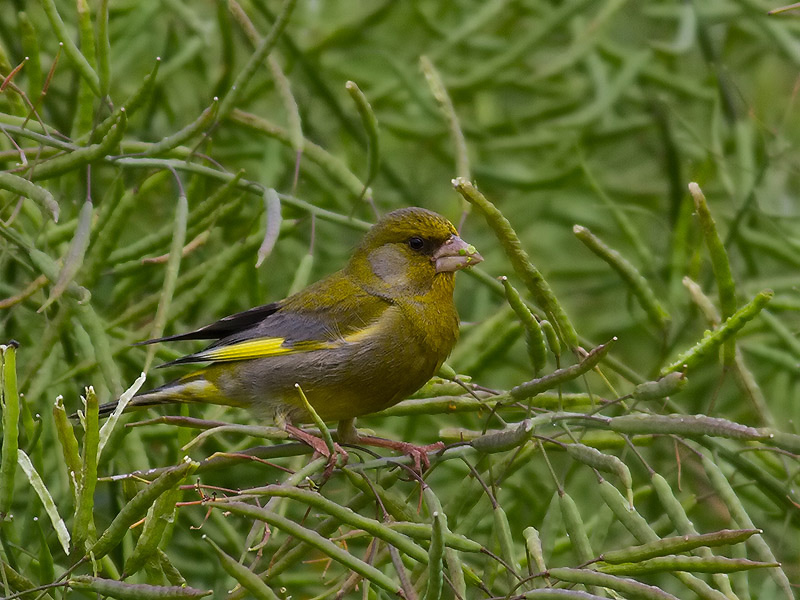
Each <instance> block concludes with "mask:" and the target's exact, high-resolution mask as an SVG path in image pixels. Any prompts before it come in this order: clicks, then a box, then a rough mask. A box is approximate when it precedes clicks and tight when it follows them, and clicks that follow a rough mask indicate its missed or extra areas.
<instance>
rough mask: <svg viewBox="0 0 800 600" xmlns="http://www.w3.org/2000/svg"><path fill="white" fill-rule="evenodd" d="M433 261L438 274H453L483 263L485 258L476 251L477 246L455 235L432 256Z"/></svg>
mask: <svg viewBox="0 0 800 600" xmlns="http://www.w3.org/2000/svg"><path fill="white" fill-rule="evenodd" d="M431 260H432V261H433V264H434V265H435V266H436V272H437V273H452V272H453V271H460V270H461V269H466V268H469V267H472V266H474V265H477V264H478V263H479V262H483V257H482V256H481V255H480V254H478V251H477V250H475V246H473V245H472V244H468V243H467V242H465V241H464V240H462V239H461V238H460V237H458V236H457V235H453V236H450V239H449V240H447V241H446V242H445V243H444V244H442V245H441V246H439V249H438V250H436V252H434V253H433V256H431Z"/></svg>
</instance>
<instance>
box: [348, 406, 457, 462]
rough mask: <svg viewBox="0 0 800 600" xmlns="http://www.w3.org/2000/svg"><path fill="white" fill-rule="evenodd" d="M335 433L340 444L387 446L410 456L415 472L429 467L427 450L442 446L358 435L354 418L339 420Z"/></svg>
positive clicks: (432, 450)
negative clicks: (420, 444)
mask: <svg viewBox="0 0 800 600" xmlns="http://www.w3.org/2000/svg"><path fill="white" fill-rule="evenodd" d="M336 433H337V435H338V438H339V442H341V443H342V444H363V445H365V446H376V447H378V448H389V449H390V450H395V451H397V452H400V453H401V454H405V455H406V456H410V457H411V458H412V459H413V460H414V470H415V471H416V472H417V473H422V467H423V466H424V467H425V469H428V468H430V466H431V461H430V460H429V459H428V453H429V452H436V451H437V450H441V449H442V448H444V443H443V442H436V443H435V444H428V445H427V446H418V445H416V444H411V443H409V442H396V441H394V440H387V439H386V438H380V437H375V436H373V435H360V434H359V433H358V430H356V420H355V419H346V420H343V421H339V426H338V427H337V428H336Z"/></svg>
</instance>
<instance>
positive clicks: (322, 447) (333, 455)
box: [286, 425, 350, 480]
mask: <svg viewBox="0 0 800 600" xmlns="http://www.w3.org/2000/svg"><path fill="white" fill-rule="evenodd" d="M286 431H287V432H288V433H289V435H291V436H292V437H293V438H295V439H296V440H298V441H300V442H303V443H304V444H306V445H308V446H310V447H311V448H312V449H313V450H314V454H319V455H321V456H324V457H325V458H327V459H328V462H327V463H326V464H325V470H324V471H323V472H322V475H323V477H324V479H325V480H327V479H328V478H329V477H330V476H331V473H333V469H335V468H336V465H337V463H338V462H339V457H341V458H342V464H343V465H346V464H347V461H348V460H349V459H350V455H349V454H348V453H347V451H346V450H345V449H344V448H342V447H341V446H340V445H339V444H337V443H336V442H334V443H333V452H331V450H330V448H328V445H327V444H326V443H325V440H323V439H321V438H319V437H317V436H316V435H314V434H313V433H309V432H307V431H303V430H302V429H300V428H299V427H295V426H294V425H286Z"/></svg>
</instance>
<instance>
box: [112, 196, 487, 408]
mask: <svg viewBox="0 0 800 600" xmlns="http://www.w3.org/2000/svg"><path fill="white" fill-rule="evenodd" d="M481 260H482V258H481V256H480V255H479V254H478V253H477V252H476V251H475V249H474V248H473V247H472V246H469V245H468V244H466V243H465V242H464V241H462V240H461V239H460V238H459V237H458V234H457V232H456V230H455V228H454V227H453V225H452V224H451V223H450V222H449V221H448V220H447V219H445V218H444V217H442V216H440V215H438V214H436V213H434V212H431V211H428V210H425V209H422V208H406V209H400V210H396V211H394V212H391V213H389V214H387V215H386V216H384V217H383V218H382V219H381V220H380V221H379V222H378V223H377V224H376V225H374V226H373V227H372V229H370V231H369V232H368V233H367V235H366V236H365V237H364V239H363V241H362V242H361V244H360V245H359V246H358V248H357V249H356V250H355V252H354V254H353V256H352V258H351V259H350V261H349V262H348V264H347V266H346V267H345V268H344V269H342V270H341V271H338V272H336V273H334V274H332V275H330V276H329V277H327V278H325V279H323V280H321V281H318V282H317V283H314V284H312V285H311V286H309V287H307V288H306V289H304V290H302V291H300V292H298V293H297V294H295V295H293V296H290V297H289V298H286V299H285V300H281V301H279V302H275V303H273V304H268V305H265V306H260V307H257V308H253V309H250V310H249V311H245V312H243V313H238V314H236V315H231V316H230V317H225V318H224V319H221V320H220V321H217V322H216V323H213V324H211V325H208V326H206V327H203V328H201V329H198V330H196V331H193V332H190V333H186V334H180V335H175V336H170V337H167V338H160V339H157V340H150V342H146V343H152V342H158V341H167V340H188V339H216V340H217V341H215V342H214V343H212V344H211V345H210V346H208V347H207V348H206V349H205V350H202V351H200V352H197V353H194V354H190V355H188V356H185V357H183V358H181V359H178V360H177V361H174V363H194V362H210V363H211V364H210V365H208V366H207V367H205V368H202V369H200V370H198V371H195V372H193V373H190V374H188V375H186V376H184V377H181V378H180V379H178V380H176V381H173V382H171V383H168V384H166V385H164V386H162V387H160V388H157V389H155V390H152V391H150V392H146V393H143V394H141V395H139V396H136V397H134V398H133V400H132V401H131V404H130V405H129V406H131V407H132V408H133V407H137V406H149V405H153V404H162V403H170V402H200V403H213V404H226V405H232V406H241V407H245V408H249V409H251V410H253V411H255V412H257V413H261V414H266V415H268V416H270V417H272V418H274V419H276V420H278V421H289V422H306V421H308V418H309V415H307V414H306V411H305V410H304V409H303V408H302V407H301V403H300V399H299V396H298V392H297V389H296V387H295V384H300V386H301V387H302V389H303V391H304V392H305V394H306V396H307V397H308V400H309V402H310V403H311V405H312V406H313V407H314V409H315V410H316V412H317V413H318V414H319V416H320V417H322V419H323V420H326V421H331V420H346V419H352V418H354V417H357V416H359V415H364V414H368V413H373V412H376V411H379V410H382V409H384V408H386V407H388V406H391V405H393V404H395V403H397V402H399V401H400V400H402V399H404V398H405V397H407V396H408V395H410V394H412V393H413V392H414V391H416V390H417V389H419V388H420V387H421V386H422V385H423V384H424V383H425V382H426V381H427V380H428V379H430V377H431V376H432V375H434V374H435V373H436V371H437V370H438V369H439V367H440V366H441V365H442V362H444V360H445V358H447V355H448V354H449V353H450V351H451V350H452V348H453V346H454V345H455V343H456V340H457V338H458V315H457V313H456V309H455V305H454V304H453V287H454V275H455V271H456V270H459V269H462V268H466V267H469V266H472V265H474V264H476V263H478V262H480V261H481ZM170 364H172V363H170ZM113 406H114V404H110V405H107V406H105V407H103V408H104V412H109V411H110V410H111V409H113Z"/></svg>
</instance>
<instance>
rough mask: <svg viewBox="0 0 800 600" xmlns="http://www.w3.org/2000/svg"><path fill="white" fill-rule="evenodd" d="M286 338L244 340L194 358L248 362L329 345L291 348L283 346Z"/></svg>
mask: <svg viewBox="0 0 800 600" xmlns="http://www.w3.org/2000/svg"><path fill="white" fill-rule="evenodd" d="M285 341H286V338H256V339H253V340H246V341H244V342H239V343H237V344H231V345H230V346H221V347H219V348H211V349H209V350H205V351H203V352H199V353H198V354H197V355H196V356H197V358H199V359H201V360H210V361H214V362H229V361H233V360H248V359H252V358H265V357H268V356H281V355H283V354H297V353H299V352H310V351H311V350H321V349H322V348H328V347H329V346H330V345H329V344H327V343H325V342H314V341H307V342H297V343H295V344H292V345H291V346H284V345H283V344H284V342H285Z"/></svg>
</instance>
